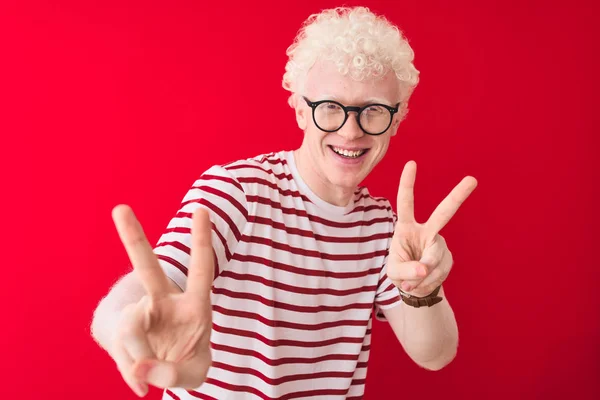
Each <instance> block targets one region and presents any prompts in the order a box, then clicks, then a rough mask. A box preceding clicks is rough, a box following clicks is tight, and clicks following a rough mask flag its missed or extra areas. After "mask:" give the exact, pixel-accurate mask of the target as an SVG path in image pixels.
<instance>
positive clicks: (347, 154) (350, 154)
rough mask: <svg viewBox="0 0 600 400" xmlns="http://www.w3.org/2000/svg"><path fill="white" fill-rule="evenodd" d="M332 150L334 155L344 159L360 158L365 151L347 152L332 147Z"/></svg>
mask: <svg viewBox="0 0 600 400" xmlns="http://www.w3.org/2000/svg"><path fill="white" fill-rule="evenodd" d="M332 148H333V151H335V152H336V153H338V154H341V155H343V156H346V157H351V158H356V157H360V156H361V155H363V153H364V152H365V150H357V151H349V150H344V149H340V148H338V147H333V146H332Z"/></svg>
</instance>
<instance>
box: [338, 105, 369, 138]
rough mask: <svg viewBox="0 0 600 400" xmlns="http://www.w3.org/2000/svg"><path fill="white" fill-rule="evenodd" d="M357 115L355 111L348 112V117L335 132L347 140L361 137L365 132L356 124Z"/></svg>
mask: <svg viewBox="0 0 600 400" xmlns="http://www.w3.org/2000/svg"><path fill="white" fill-rule="evenodd" d="M357 115H358V114H357V113H356V112H355V111H350V112H348V119H347V120H346V123H345V124H344V126H342V127H341V128H340V129H339V130H338V131H337V134H338V135H340V136H341V137H343V138H345V139H346V140H348V141H352V140H356V139H358V138H361V137H363V136H364V135H365V133H364V132H363V130H362V129H360V126H359V125H358V120H357V118H358V117H357Z"/></svg>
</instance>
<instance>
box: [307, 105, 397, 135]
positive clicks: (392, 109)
mask: <svg viewBox="0 0 600 400" xmlns="http://www.w3.org/2000/svg"><path fill="white" fill-rule="evenodd" d="M302 98H303V99H304V101H306V104H307V105H308V106H309V107H310V108H312V117H313V122H314V123H315V125H316V126H317V128H319V129H320V130H322V131H323V132H329V133H331V132H336V131H339V130H340V129H342V127H343V126H344V125H345V124H346V121H348V113H349V112H352V111H354V112H356V122H357V123H358V126H359V127H360V129H361V130H362V131H363V132H364V133H366V134H367V135H371V136H379V135H382V134H384V133H385V132H386V131H387V130H388V129H390V126H392V121H393V120H394V114H396V113H397V112H398V108H399V107H400V103H398V104H396V106H395V107H390V106H388V105H386V104H380V103H372V104H367V105H366V106H363V107H358V106H345V105H343V104H342V103H339V102H337V101H334V100H320V101H310V100H309V99H307V98H306V97H304V96H303V97H302ZM323 103H333V104H336V105H338V106H340V107H341V108H342V110H344V114H345V115H344V122H342V124H341V125H340V126H339V127H338V128H336V129H333V130H328V129H323V128H321V127H320V126H319V124H318V123H317V118H316V117H315V110H316V109H317V107H318V106H320V105H321V104H323ZM373 106H380V107H383V108H385V109H386V110H388V111H389V112H390V123H389V124H388V126H387V127H386V128H385V129H384V130H383V131H381V132H379V133H371V132H367V131H366V130H365V128H363V126H362V125H361V123H360V114H361V113H362V112H363V111H364V110H366V109H367V108H369V107H373Z"/></svg>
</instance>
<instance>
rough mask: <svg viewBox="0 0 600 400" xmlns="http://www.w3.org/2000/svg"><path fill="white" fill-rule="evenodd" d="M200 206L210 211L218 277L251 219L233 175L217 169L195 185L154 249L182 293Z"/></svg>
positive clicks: (199, 179)
mask: <svg viewBox="0 0 600 400" xmlns="http://www.w3.org/2000/svg"><path fill="white" fill-rule="evenodd" d="M198 207H203V208H205V209H206V210H208V212H209V215H210V220H211V223H212V245H213V250H214V257H215V274H214V277H215V278H216V277H217V276H218V275H219V273H220V271H221V270H222V268H223V267H224V266H225V265H226V264H227V263H228V262H229V260H230V259H231V256H232V254H233V253H234V252H235V247H236V245H237V243H238V242H239V241H240V239H241V236H242V232H243V230H244V227H245V224H246V222H247V220H248V211H247V204H246V195H245V193H244V189H243V187H242V185H241V184H240V183H239V182H238V181H237V179H236V178H235V177H234V176H233V175H232V174H231V172H229V171H227V170H226V169H224V168H223V167H220V166H214V167H212V168H210V169H208V170H207V171H206V172H205V173H203V174H202V175H201V176H200V178H198V179H197V180H196V181H195V182H194V184H193V185H192V187H191V188H190V189H189V190H188V192H187V193H186V195H185V196H184V198H183V200H182V201H181V205H180V207H179V210H178V211H177V213H176V214H175V215H174V216H173V218H172V219H171V220H170V222H169V224H168V225H167V228H166V230H165V231H164V233H163V234H162V235H161V237H160V238H159V240H158V242H157V244H156V246H155V248H154V253H155V254H156V255H157V257H158V259H159V263H160V265H161V267H162V268H163V270H164V271H165V274H166V275H167V276H168V277H169V278H171V279H172V280H173V281H174V282H175V283H176V284H177V285H178V286H179V287H180V288H181V289H182V290H185V284H186V279H187V271H188V267H189V263H190V248H191V238H192V236H191V227H192V214H193V212H194V211H195V210H196V209H197V208H198Z"/></svg>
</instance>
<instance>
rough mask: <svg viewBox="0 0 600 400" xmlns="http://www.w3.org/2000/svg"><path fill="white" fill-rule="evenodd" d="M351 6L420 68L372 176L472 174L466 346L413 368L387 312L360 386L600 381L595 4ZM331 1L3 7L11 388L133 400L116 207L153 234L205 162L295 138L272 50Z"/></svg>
mask: <svg viewBox="0 0 600 400" xmlns="http://www.w3.org/2000/svg"><path fill="white" fill-rule="evenodd" d="M345 4H348V5H356V4H358V3H357V2H355V1H347V2H346V3H345ZM361 4H365V5H368V6H370V7H371V8H372V9H373V10H374V11H376V12H382V13H384V14H385V15H386V16H387V17H388V18H389V19H391V20H392V21H393V22H395V23H397V24H399V25H400V26H401V28H402V29H403V30H404V32H405V33H406V35H407V37H408V38H409V40H410V42H411V44H412V46H413V48H414V50H415V52H416V60H415V63H416V66H417V68H418V69H419V70H420V71H421V83H420V85H419V87H418V88H417V90H416V92H415V94H414V97H413V99H412V101H411V104H410V108H411V111H410V113H409V116H408V118H407V120H406V121H405V122H404V123H403V125H401V128H400V133H399V135H398V136H396V137H395V138H394V139H393V141H392V145H391V148H390V151H389V153H388V155H387V156H386V158H385V160H384V161H383V162H382V163H381V164H380V165H379V166H378V167H377V168H376V169H375V170H374V172H373V174H372V175H371V176H370V177H369V178H368V180H367V184H368V185H369V187H370V189H371V192H372V193H374V194H375V195H378V196H387V197H389V198H391V199H394V198H395V195H396V189H397V184H398V179H399V176H400V172H401V169H402V166H403V165H404V163H405V162H406V161H408V160H409V159H414V160H416V161H417V163H418V168H419V171H418V174H417V186H416V213H417V217H418V219H419V220H421V221H423V220H425V219H426V218H427V217H428V216H429V214H430V213H431V211H432V210H433V209H434V208H435V206H436V205H437V204H438V203H439V201H441V200H442V199H443V197H444V196H445V195H446V194H447V193H448V192H449V191H450V190H451V188H452V187H453V186H454V185H455V184H456V183H458V182H459V180H460V179H461V178H462V177H463V176H465V175H467V174H469V175H473V176H475V177H476V178H477V179H478V180H479V187H478V188H477V189H476V191H475V192H474V193H473V195H472V196H471V198H469V199H468V200H467V202H466V203H465V204H464V205H463V207H462V208H461V209H460V211H459V212H458V213H457V214H456V216H455V217H454V219H453V221H451V223H450V224H449V225H448V226H447V227H446V228H445V229H444V230H443V231H442V234H443V235H444V237H445V238H446V239H447V241H448V244H449V247H450V249H451V250H452V252H453V254H454V257H455V268H454V269H453V271H452V274H451V275H450V277H449V280H448V281H447V282H446V284H445V286H446V291H447V294H448V297H449V299H450V301H451V304H452V306H453V308H454V310H455V313H456V315H457V319H458V322H459V328H460V347H459V352H458V356H457V358H456V359H455V360H454V362H453V363H452V364H450V365H449V366H448V367H447V368H445V369H443V370H442V371H440V372H427V371H425V370H422V369H420V368H419V367H417V366H416V365H415V364H414V363H412V362H411V361H410V359H409V358H408V357H407V356H406V355H405V353H404V352H403V351H402V349H401V347H400V346H399V345H398V344H397V342H396V341H395V339H394V337H393V334H392V332H391V330H390V329H389V327H388V326H386V325H385V324H382V323H376V324H375V328H374V339H373V346H372V356H371V364H370V369H369V374H368V379H367V391H366V393H367V395H366V398H367V399H377V398H380V397H386V398H390V397H393V398H407V399H423V398H427V399H439V398H450V399H455V398H456V399H474V398H477V399H479V398H487V399H504V398H505V397H506V396H509V398H512V399H555V398H562V397H563V396H568V397H569V398H579V399H592V398H600V383H598V378H599V376H600V345H599V343H600V342H599V336H600V320H599V316H600V312H599V307H598V306H599V305H600V300H599V298H600V296H598V294H597V292H598V283H599V281H600V279H599V278H600V273H599V270H600V268H599V263H598V253H597V247H596V246H597V241H598V237H597V234H596V227H597V226H598V222H599V216H600V214H599V212H598V207H597V204H598V193H597V188H596V185H597V184H598V183H599V182H600V180H599V176H598V175H599V171H598V161H597V155H598V147H597V144H598V140H597V139H596V135H597V134H598V132H599V129H598V127H599V118H598V116H599V114H600V112H599V111H598V107H599V102H598V92H599V90H598V89H599V79H598V77H597V73H598V72H597V71H598V70H600V63H599V62H598V39H599V34H600V28H599V24H598V21H597V18H596V15H597V14H598V11H599V10H598V7H597V5H596V4H597V2H595V1H587V2H585V1H579V0H573V1H569V2H564V1H561V2H558V1H542V0H540V1H486V2H484V1H470V2H467V1H463V0H457V1H453V2H448V1H445V0H421V1H375V0H365V1H364V2H362V3H361ZM337 5H340V3H338V2H336V1H330V0H323V1H299V2H277V3H275V2H272V3H266V2H240V3H235V2H225V1H218V2H206V3H204V2H201V1H192V0H187V1H171V2H149V1H129V2H125V1H116V0H110V1H103V2H93V1H85V2H84V1H60V0H57V1H53V2H43V1H21V2H6V1H5V2H2V5H1V7H0V38H1V39H0V59H1V62H0V132H1V134H2V142H1V143H2V144H1V147H0V171H1V174H2V175H1V179H2V196H1V199H2V207H0V213H1V214H0V217H1V219H0V221H1V223H2V238H1V243H2V244H1V246H2V279H0V285H1V286H0V296H1V297H0V307H2V309H1V315H2V328H1V330H0V339H1V340H0V343H1V346H2V362H0V379H1V380H2V381H1V384H2V395H1V396H0V397H1V398H19V399H34V398H36V399H37V398H41V397H44V398H54V397H56V398H61V399H83V398H85V399H112V398H118V399H134V398H136V397H135V396H134V395H133V393H132V392H130V391H129V389H128V388H127V387H126V386H125V384H124V383H123V382H122V380H121V378H120V376H119V374H118V372H117V370H116V368H115V366H114V364H113V363H112V361H111V360H110V359H109V358H108V357H107V356H106V354H105V353H104V352H103V351H102V350H101V349H100V348H98V347H97V346H96V345H95V344H94V342H93V341H92V339H91V337H90V335H89V323H90V319H91V316H92V311H93V309H94V307H95V305H96V304H97V302H98V301H99V300H100V298H101V297H102V296H103V295H104V294H105V293H106V292H107V290H108V289H109V287H110V286H111V285H112V284H113V283H114V282H115V280H116V279H117V277H118V276H120V275H121V274H123V273H125V272H127V271H128V268H129V267H128V260H127V258H126V255H125V252H124V250H123V248H122V246H121V244H120V242H119V240H118V238H117V235H116V232H115V229H114V227H113V225H112V220H111V218H110V211H111V209H112V207H113V206H115V205H116V204H118V203H128V204H130V205H132V206H133V208H134V210H135V211H136V213H137V214H138V217H139V218H140V219H141V221H142V223H143V225H144V227H145V230H146V233H147V235H148V237H149V239H150V240H151V242H153V243H155V242H156V240H157V239H158V237H159V235H160V233H161V232H162V230H163V229H164V228H165V226H166V224H167V222H168V220H169V219H170V217H171V216H172V215H173V213H174V212H175V211H176V210H177V207H178V204H179V201H180V200H181V198H182V197H183V195H184V194H185V191H186V190H187V188H188V186H189V185H191V183H192V182H193V181H194V179H195V178H196V177H197V176H198V175H199V174H200V173H201V172H202V171H204V170H205V169H206V168H208V167H209V166H211V165H213V164H215V163H225V162H228V161H231V160H235V159H238V158H242V157H250V156H254V155H257V154H260V153H264V152H270V151H276V150H280V149H292V148H295V147H297V146H298V145H299V144H300V142H301V138H302V133H301V132H300V131H299V130H298V129H297V127H296V126H295V121H294V118H293V113H292V110H291V109H290V108H289V107H288V106H287V104H286V98H287V92H285V91H284V90H283V89H282V88H281V77H282V74H283V69H284V65H285V61H286V55H285V49H286V48H287V46H288V45H289V44H290V43H291V41H292V39H293V37H294V35H295V33H296V31H297V29H298V28H299V27H300V24H301V23H302V22H303V20H304V19H305V18H306V17H307V16H308V15H309V14H311V13H314V12H318V11H320V10H321V9H323V8H329V7H332V6H337ZM265 104H267V106H265ZM159 397H160V392H159V391H158V390H153V391H152V392H151V394H150V395H149V398H150V399H158V398H159Z"/></svg>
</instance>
